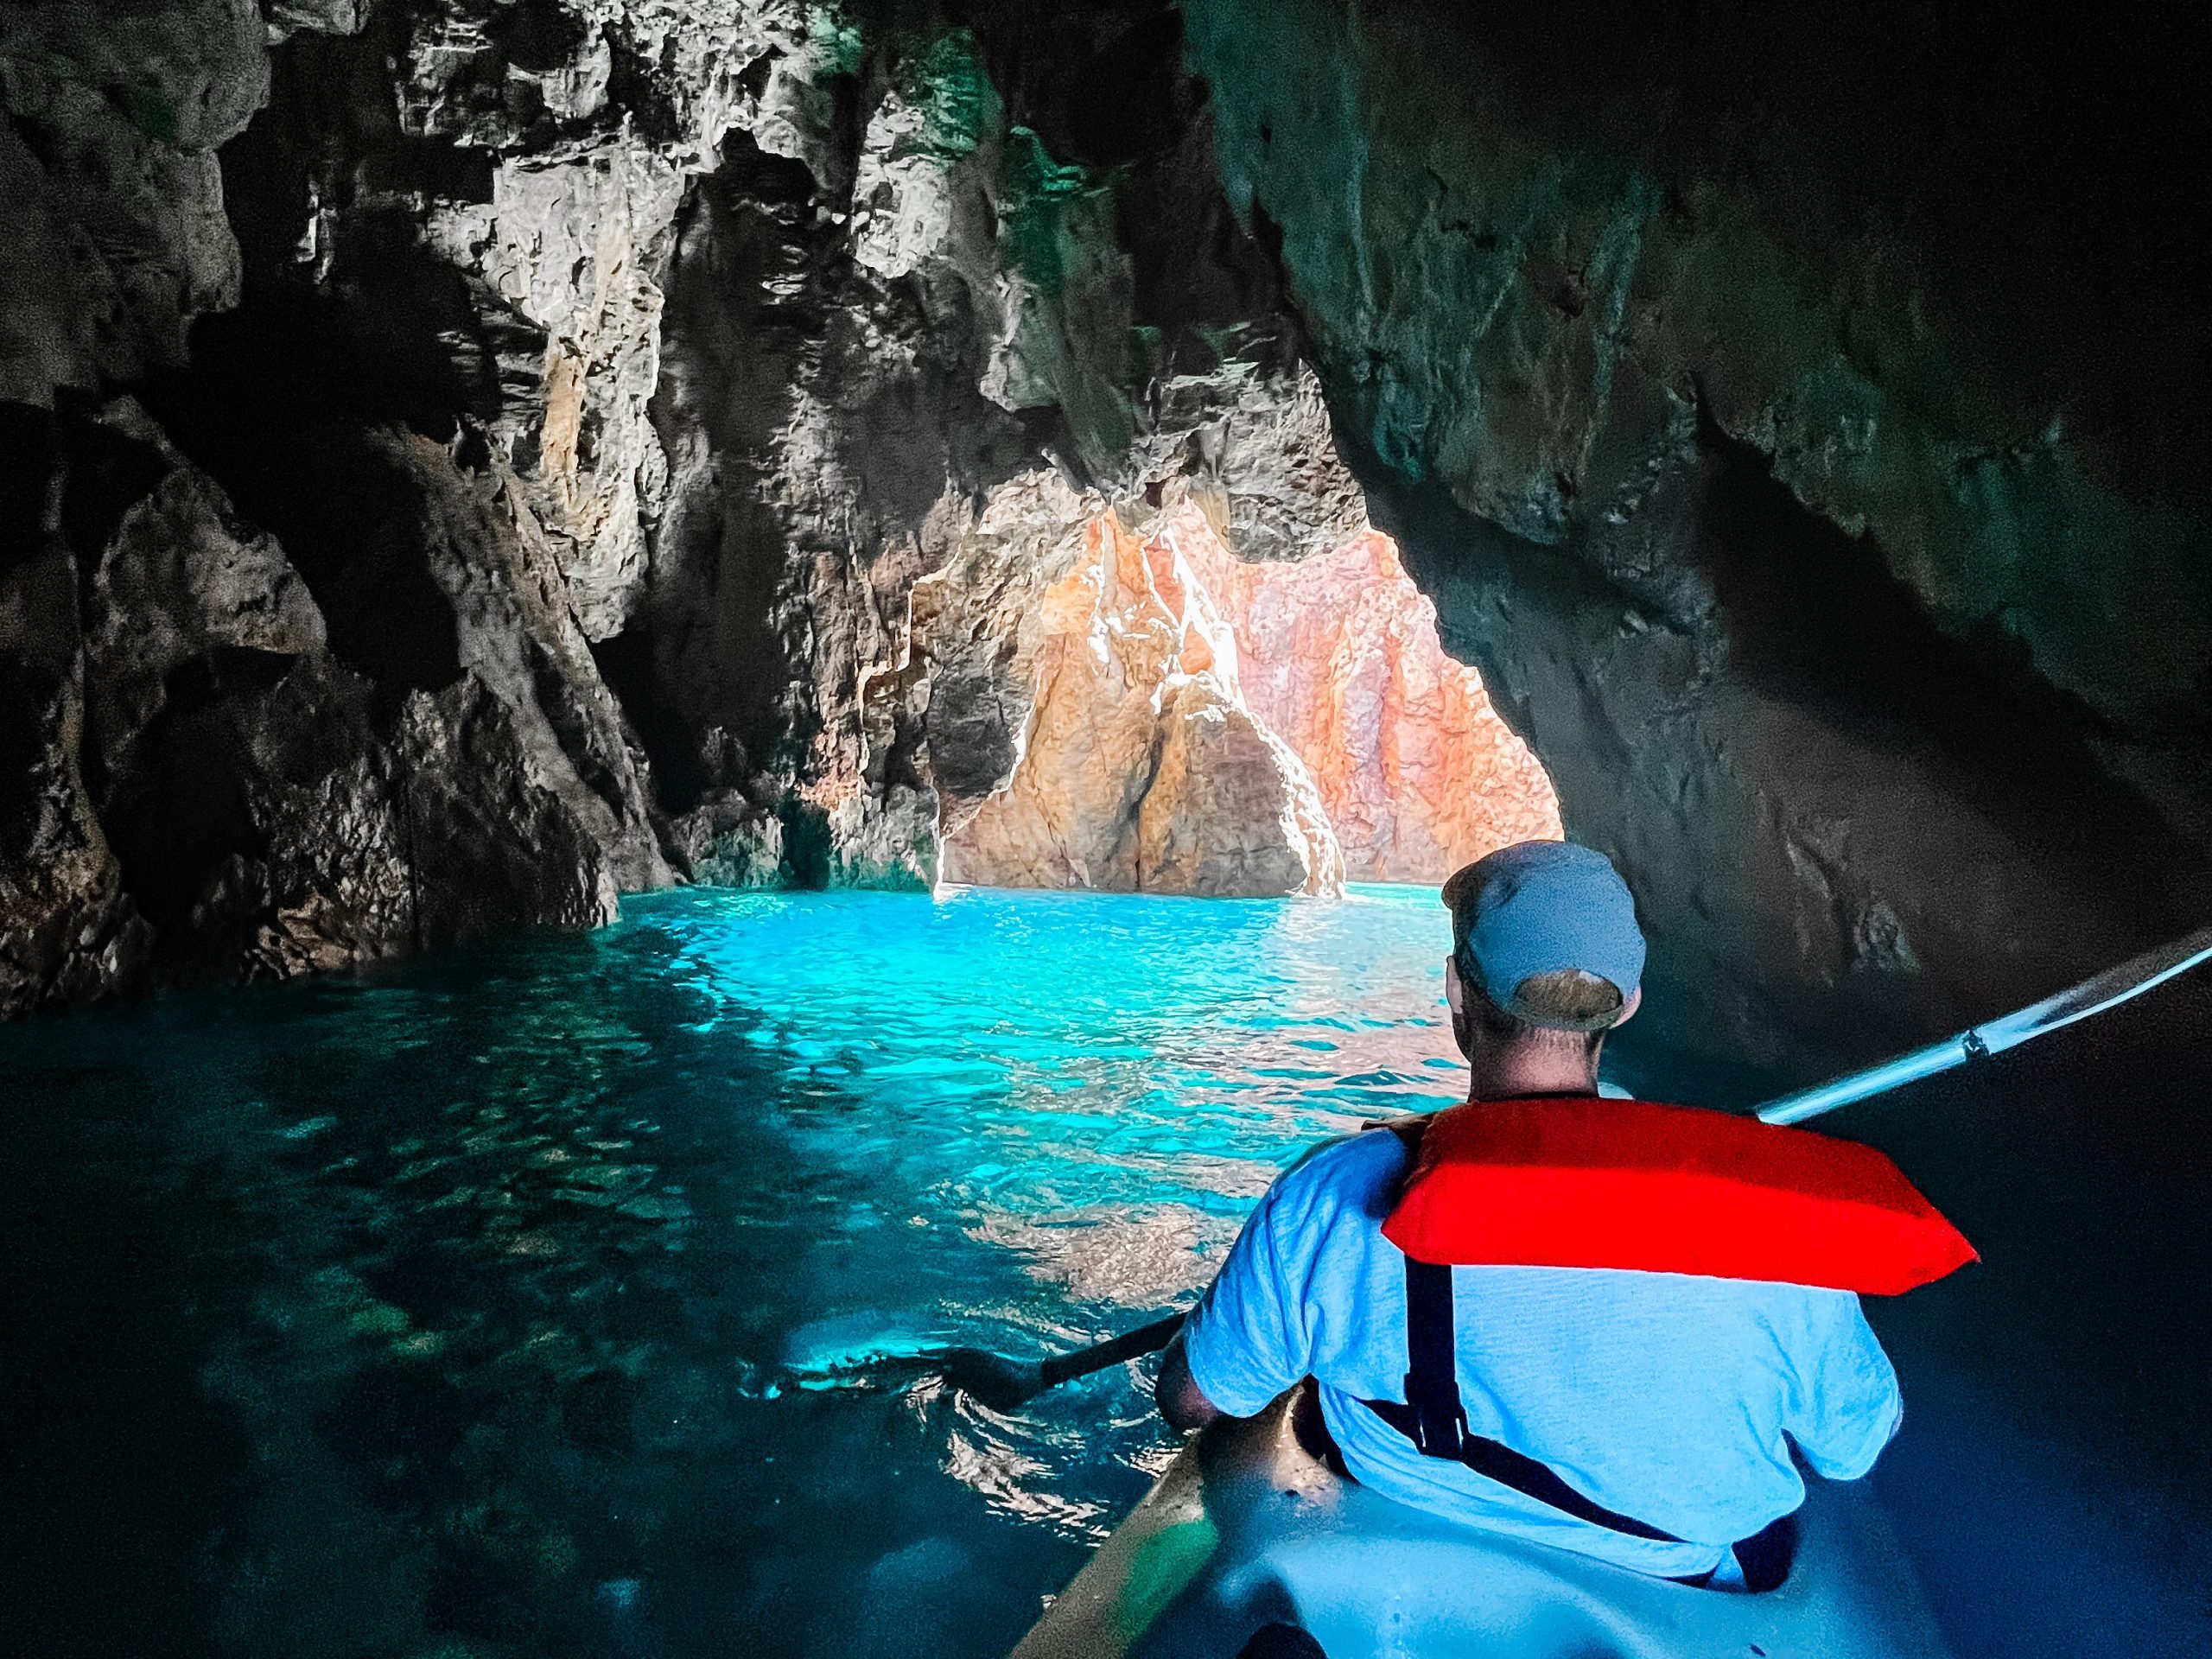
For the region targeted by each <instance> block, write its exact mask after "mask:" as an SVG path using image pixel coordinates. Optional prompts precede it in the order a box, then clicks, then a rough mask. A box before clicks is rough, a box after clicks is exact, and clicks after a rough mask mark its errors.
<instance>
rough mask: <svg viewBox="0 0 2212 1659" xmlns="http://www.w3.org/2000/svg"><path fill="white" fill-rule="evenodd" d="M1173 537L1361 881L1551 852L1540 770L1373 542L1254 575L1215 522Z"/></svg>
mask: <svg viewBox="0 0 2212 1659" xmlns="http://www.w3.org/2000/svg"><path fill="white" fill-rule="evenodd" d="M1157 533H1159V534H1161V535H1164V536H1166V537H1171V538H1172V539H1173V542H1174V543H1175V545H1176V547H1177V550H1178V551H1179V553H1180V555H1181V556H1182V557H1183V559H1184V560H1185V562H1186V563H1188V564H1189V566H1190V568H1191V569H1192V572H1193V573H1194V574H1195V575H1197V577H1198V580H1199V581H1200V582H1203V583H1204V584H1205V588H1206V590H1207V592H1208V593H1209V594H1211V595H1212V598H1213V601H1214V602H1215V604H1216V605H1217V606H1218V607H1220V610H1221V612H1222V614H1223V616H1224V620H1226V621H1227V623H1228V625H1229V627H1230V632H1231V634H1232V635H1233V636H1234V638H1235V639H1236V656H1237V665H1238V666H1237V674H1238V679H1239V682H1240V684H1241V686H1242V689H1243V698H1244V702H1245V703H1246V705H1247V706H1248V707H1249V708H1250V709H1251V710H1252V712H1253V713H1254V714H1255V715H1257V716H1258V717H1259V718H1260V719H1261V720H1262V721H1264V722H1265V723H1266V724H1267V726H1268V729H1269V730H1271V731H1273V732H1274V733H1275V734H1277V735H1278V736H1279V737H1281V739H1282V741H1284V742H1285V743H1287V745H1289V747H1290V748H1291V750H1292V751H1293V752H1294V753H1296V754H1297V755H1298V757H1299V758H1300V760H1302V761H1304V762H1305V765H1306V771H1307V772H1309V773H1310V774H1311V775H1312V776H1313V782H1314V786H1315V788H1316V789H1317V790H1318V791H1319V794H1320V799H1321V804H1322V807H1323V809H1324V810H1325V811H1326V812H1327V814H1328V817H1329V823H1330V824H1331V825H1332V827H1333V828H1334V829H1335V830H1336V835H1337V840H1338V843H1339V844H1340V845H1341V846H1342V848H1343V849H1344V874H1345V875H1346V877H1347V878H1348V879H1349V880H1354V881H1419V882H1440V881H1442V880H1444V879H1445V878H1446V876H1448V875H1450V874H1452V871H1454V870H1456V869H1458V868H1459V867H1460V866H1461V865H1462V864H1465V863H1467V862H1469V861H1471V860H1474V859H1478V858H1480V857H1482V856H1483V855H1484V854H1485V853H1489V852H1494V851H1495V850H1497V849H1498V848H1500V847H1507V846H1510V845H1512V844H1513V843H1514V842H1519V841H1531V840H1554V839H1557V838H1558V836H1559V835H1560V820H1559V801H1558V798H1557V797H1556V796H1555V795H1554V793H1553V791H1552V785H1551V780H1550V779H1548V777H1547V776H1545V773H1544V769H1543V766H1542V764H1541V762H1540V761H1538V760H1537V759H1536V757H1535V755H1534V754H1532V753H1530V752H1529V746H1528V745H1527V744H1525V743H1523V742H1522V741H1521V739H1520V738H1519V737H1517V736H1516V735H1515V734H1514V732H1513V730H1512V728H1510V727H1509V726H1507V725H1506V723H1505V722H1504V721H1503V719H1501V718H1500V717H1499V715H1498V714H1497V711H1496V710H1495V709H1492V708H1491V703H1490V697H1489V694H1488V693H1486V692H1485V691H1484V690H1483V683H1482V676H1481V675H1480V674H1478V673H1477V672H1476V671H1474V670H1473V669H1471V668H1470V667H1468V666H1467V665H1466V664H1464V663H1460V662H1457V661H1454V660H1453V659H1452V658H1450V657H1447V656H1446V655H1445V652H1444V647H1443V645H1442V644H1441V643H1440V641H1439V639H1438V638H1437V632H1436V607H1434V606H1433V605H1432V604H1431V603H1430V602H1429V601H1428V599H1427V596H1426V595H1425V594H1422V593H1421V590H1420V589H1419V588H1416V587H1415V586H1414V582H1413V580H1412V578H1411V577H1409V576H1408V575H1406V573H1405V570H1404V569H1403V568H1402V566H1401V565H1400V564H1399V563H1398V556H1397V550H1396V549H1395V547H1393V546H1392V545H1391V543H1390V539H1389V537H1387V536H1383V535H1382V534H1380V533H1379V532H1377V531H1365V530H1363V531H1360V532H1359V533H1358V534H1357V535H1355V536H1353V537H1351V539H1350V540H1348V541H1346V542H1345V543H1344V544H1343V545H1342V546H1341V547H1338V548H1337V549H1335V550H1332V551H1330V552H1327V553H1324V554H1319V555H1315V556H1310V557H1307V558H1305V559H1301V560H1300V561H1298V562H1297V563H1276V562H1269V563H1256V562H1247V561H1245V560H1243V559H1240V558H1238V557H1236V556H1235V555H1233V554H1232V553H1231V552H1230V549H1229V546H1228V544H1227V543H1224V541H1223V540H1222V539H1221V538H1220V537H1217V536H1216V535H1215V534H1213V533H1212V527H1211V524H1208V523H1206V522H1205V521H1203V520H1199V521H1198V522H1195V523H1194V522H1192V518H1191V517H1190V516H1189V515H1187V514H1186V515H1183V516H1180V517H1179V518H1170V520H1169V522H1168V523H1167V524H1165V525H1163V527H1162V529H1161V530H1160V531H1159V532H1157Z"/></svg>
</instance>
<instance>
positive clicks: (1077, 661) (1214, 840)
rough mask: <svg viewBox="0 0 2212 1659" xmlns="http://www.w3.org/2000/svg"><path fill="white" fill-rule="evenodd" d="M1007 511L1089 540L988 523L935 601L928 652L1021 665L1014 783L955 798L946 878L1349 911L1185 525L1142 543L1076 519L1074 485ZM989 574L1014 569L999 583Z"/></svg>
mask: <svg viewBox="0 0 2212 1659" xmlns="http://www.w3.org/2000/svg"><path fill="white" fill-rule="evenodd" d="M1009 494H1011V495H1012V496H1013V498H1014V499H1015V500H1017V501H1020V503H1021V504H1022V505H1025V506H1030V507H1034V506H1036V505H1044V506H1045V507H1046V512H1045V513H1044V515H1043V518H1044V521H1045V523H1046V524H1048V525H1051V524H1062V523H1068V522H1070V521H1072V523H1073V525H1074V528H1073V529H1072V530H1071V531H1067V532H1065V533H1064V534H1062V535H1061V536H1060V537H1059V538H1058V544H1057V545H1054V546H1052V547H1050V548H1044V547H1039V546H1038V545H1036V544H1035V543H1032V542H1029V541H1027V540H1026V539H1024V538H1021V537H1018V536H1016V537H1006V536H1005V535H1003V534H1002V533H1001V534H993V532H1003V531H1006V530H1007V529H1011V528H1014V524H1018V523H1019V519H1018V518H1015V516H1014V515H1013V514H1007V515H1003V516H1001V517H999V518H995V517H994V515H992V514H990V513H988V512H987V513H986V514H985V515H984V518H983V522H982V525H981V526H980V528H981V529H982V531H983V535H982V536H981V537H978V538H976V544H974V545H972V546H970V547H969V548H968V549H965V550H963V552H964V553H965V554H966V556H965V557H963V558H961V559H958V560H957V561H956V562H955V563H951V564H950V565H948V566H947V567H946V569H944V571H942V572H940V573H939V574H938V575H936V576H934V577H932V578H931V582H929V583H928V584H925V589H924V590H923V591H922V592H921V594H919V595H918V600H917V612H918V618H917V621H918V630H917V631H918V635H919V640H918V643H919V645H920V648H921V649H922V651H923V652H925V653H931V654H939V653H945V654H949V653H950V652H952V651H954V650H957V649H960V648H963V647H965V648H966V649H967V650H969V651H971V652H972V651H976V650H977V649H978V648H980V649H982V651H984V652H988V653H989V654H990V655H991V656H993V657H995V658H996V657H1001V656H1002V657H1003V658H1004V665H1003V669H1002V671H1000V672H999V673H997V674H996V675H995V678H996V679H997V680H998V681H999V683H1001V685H1002V686H1003V687H1004V688H1005V690H1004V693H1003V694H1002V698H1001V702H1000V704H999V705H998V709H997V710H996V711H995V712H997V713H998V715H999V721H1000V725H999V728H998V733H997V734H995V736H996V737H997V738H998V741H997V742H996V743H995V746H994V752H995V753H1000V754H1002V755H1005V756H1006V757H1007V760H1009V761H1010V769H1009V771H1008V772H1007V775H1006V776H1005V778H1004V779H1003V780H1001V779H995V778H994V779H989V780H988V791H989V792H988V793H987V794H984V795H982V798H980V799H976V798H975V793H974V791H975V790H976V785H977V783H978V782H982V780H981V779H976V778H975V777H974V776H973V774H972V773H970V774H969V775H968V776H967V777H966V778H965V779H963V781H964V783H965V785H966V791H967V792H966V794H965V795H964V796H963V793H962V792H959V791H958V789H957V787H948V788H946V789H945V790H944V800H945V809H946V810H945V824H944V832H945V833H944V868H943V874H944V879H945V880H948V881H956V882H976V883H979V884H982V885H988V886H997V887H1096V888H1103V889H1107V890H1110V891H1116V892H1147V893H1205V894H1214V895H1231V896H1248V897H1249V896H1257V895H1266V894H1276V893H1308V894H1324V895H1327V894H1336V893H1341V892H1342V891H1343V888H1344V861H1343V856H1342V855H1341V854H1340V853H1339V851H1338V846H1337V840H1336V836H1334V834H1333V833H1332V831H1331V829H1330V827H1329V821H1328V817H1327V815H1326V813H1325V810H1324V809H1323V806H1322V804H1321V800H1320V797H1319V794H1318V793H1317V792H1316V791H1315V790H1314V787H1313V779H1311V778H1310V777H1309V776H1308V775H1307V773H1306V768H1305V766H1303V765H1302V764H1301V763H1300V760H1299V759H1298V757H1297V756H1296V755H1295V754H1294V753H1292V752H1291V750H1290V748H1289V747H1288V746H1287V745H1286V744H1285V743H1284V742H1283V741H1282V740H1281V738H1280V737H1278V736H1276V735H1275V734H1274V733H1273V732H1272V731H1270V730H1269V729H1268V727H1267V725H1266V724H1265V723H1264V722H1263V721H1261V720H1260V719H1258V718H1257V717H1256V716H1255V715H1254V714H1253V713H1252V711H1251V710H1250V709H1249V708H1248V707H1246V705H1245V702H1244V700H1243V692H1242V690H1241V688H1240V686H1239V683H1238V673H1237V661H1236V641H1235V639H1234V637H1233V636H1232V635H1231V634H1230V630H1229V627H1228V625H1227V623H1226V622H1225V620H1224V619H1223V617H1222V616H1221V614H1220V613H1219V612H1218V611H1217V609H1216V608H1215V607H1214V605H1213V602H1212V601H1211V599H1210V598H1209V597H1208V595H1207V594H1206V591H1205V587H1204V585H1203V584H1202V583H1200V582H1198V580H1197V578H1196V576H1195V575H1194V574H1193V573H1192V569H1191V568H1190V566H1189V564H1188V563H1186V562H1185V559H1184V557H1183V556H1182V554H1181V553H1180V551H1179V548H1178V543H1177V538H1176V537H1174V536H1173V534H1172V533H1170V521H1169V517H1168V516H1167V515H1162V516H1160V518H1159V519H1158V520H1156V528H1155V530H1154V533H1151V534H1148V535H1146V536H1143V537H1139V536H1137V535H1135V534H1133V533H1132V532H1131V531H1129V530H1128V529H1127V528H1125V527H1124V526H1123V524H1122V521H1121V518H1119V516H1118V515H1117V514H1116V512H1114V511H1113V510H1112V509H1111V508H1103V509H1102V505H1101V504H1099V503H1097V502H1096V501H1095V500H1094V501H1090V502H1084V503H1078V502H1076V501H1074V500H1072V499H1069V496H1068V492H1067V491H1066V490H1065V487H1064V486H1063V487H1061V488H1059V489H1058V490H1054V489H1053V488H1052V486H1051V484H1050V483H1049V482H1040V484H1039V486H1035V487H1033V488H1030V489H1027V490H1017V491H1014V492H1009ZM1040 497H1041V498H1042V499H1041V501H1040V500H1039V498H1040ZM1053 509H1057V511H1054V510H1053ZM1086 510H1087V511H1086ZM1186 511H1187V510H1186ZM1190 516H1191V517H1192V518H1193V519H1196V520H1197V522H1198V524H1201V525H1203V524H1204V520H1203V519H1198V518H1197V515H1196V513H1195V512H1191V514H1190ZM1008 519H1013V521H1014V522H1013V523H1012V524H1009V523H1008V522H1007V520H1008ZM985 563H992V564H995V566H996V567H997V569H996V571H995V573H994V574H993V575H985V573H984V570H983V569H982V566H983V565H984V564H985ZM932 589H936V590H950V591H949V592H945V591H931V590H932ZM977 593H988V594H989V595H990V603H989V604H988V607H976V605H974V604H973V603H972V601H968V596H969V595H970V594H977ZM956 619H957V620H956ZM964 706H966V707H969V708H972V706H973V704H972V702H971V703H969V704H967V705H964ZM1008 709H1012V710H1014V711H1015V712H1014V717H1013V718H1011V719H1009V718H1008V717H1007V712H1006V711H1007V710H1008ZM946 712H947V713H948V714H950V713H951V712H952V710H951V709H948V710H947V711H946ZM935 713H936V711H935V709H934V708H933V709H932V715H935ZM929 729H930V733H931V748H932V751H933V752H934V751H935V750H936V749H937V748H938V747H944V748H946V749H948V750H950V751H953V752H955V753H958V754H960V755H961V756H962V757H963V758H964V757H965V756H966V755H967V754H968V753H970V752H972V749H973V747H975V746H973V745H972V744H967V743H963V742H962V741H961V737H962V733H961V730H960V728H958V727H957V725H955V724H954V723H953V721H950V720H949V719H944V718H932V719H931V721H930V723H929ZM1008 740H1011V741H1008Z"/></svg>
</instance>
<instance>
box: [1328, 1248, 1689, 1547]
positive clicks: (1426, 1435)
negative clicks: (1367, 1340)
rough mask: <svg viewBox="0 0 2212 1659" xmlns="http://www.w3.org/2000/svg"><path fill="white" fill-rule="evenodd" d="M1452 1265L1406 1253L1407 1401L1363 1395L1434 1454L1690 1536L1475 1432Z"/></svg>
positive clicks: (1614, 1524) (1576, 1510) (1656, 1534)
mask: <svg viewBox="0 0 2212 1659" xmlns="http://www.w3.org/2000/svg"><path fill="white" fill-rule="evenodd" d="M1363 1403H1364V1404H1365V1405H1366V1406H1367V1408H1368V1409H1369V1410H1370V1411H1372V1412H1373V1413H1374V1414H1376V1416H1378V1417H1380V1418H1381V1419H1382V1420H1383V1421H1384V1422H1386V1423H1388V1424H1389V1425H1390V1427H1392V1428H1395V1429H1396V1430H1397V1431H1398V1433H1401V1434H1402V1435H1404V1436H1405V1437H1406V1438H1407V1439H1408V1440H1411V1441H1412V1442H1413V1443H1414V1446H1417V1447H1418V1448H1420V1451H1421V1455H1422V1456H1423V1457H1427V1458H1443V1459H1446V1460H1447V1461H1450V1462H1452V1463H1459V1464H1464V1465H1465V1466H1466V1467H1468V1468H1469V1469H1471V1470H1473V1471H1475V1473H1477V1474H1478V1475H1481V1476H1483V1477H1484V1478H1486V1479H1490V1480H1494V1481H1496V1482H1497V1484H1499V1485H1501V1486H1510V1487H1511V1488H1512V1489H1513V1490H1514V1491H1516V1492H1519V1493H1520V1494H1521V1495H1522V1497H1533V1498H1535V1500H1536V1502H1537V1503H1543V1504H1547V1505H1548V1506H1549V1507H1551V1508H1553V1509H1554V1510H1560V1511H1561V1512H1562V1513H1564V1514H1567V1515H1571V1516H1574V1517H1575V1519H1577V1520H1578V1521H1587V1522H1591V1523H1592V1525H1594V1526H1600V1527H1605V1528H1607V1529H1611V1531H1614V1532H1624V1533H1626V1534H1628V1535H1629V1536H1630V1537H1631V1538H1649V1539H1651V1540H1653V1541H1656V1542H1658V1543H1662V1544H1679V1543H1681V1542H1682V1540H1681V1539H1680V1538H1677V1537H1676V1536H1675V1535H1674V1534H1673V1533H1671V1532H1662V1531H1661V1530H1660V1529H1658V1528H1656V1527H1653V1526H1646V1525H1645V1524H1644V1523H1643V1522H1641V1521H1638V1520H1637V1519H1636V1518H1635V1517H1634V1516H1626V1515H1622V1514H1620V1513H1618V1511H1616V1510H1609V1509H1607V1508H1606V1507H1605V1505H1604V1504H1602V1503H1598V1502H1597V1501H1596V1500H1595V1499H1592V1498H1588V1497H1584V1496H1583V1495H1582V1494H1581V1493H1580V1492H1578V1491H1575V1490H1574V1488H1573V1487H1572V1486H1570V1485H1568V1484H1567V1483H1566V1482H1565V1481H1564V1480H1561V1479H1560V1477H1559V1475H1558V1474H1557V1472H1556V1471H1554V1470H1553V1469H1552V1468H1551V1466H1550V1465H1548V1464H1544V1463H1540V1462H1538V1461H1537V1460H1536V1459H1534V1458H1531V1457H1527V1456H1524V1455H1523V1454H1522V1453H1521V1452H1516V1451H1515V1450H1514V1449H1513V1448H1512V1447H1511V1446H1507V1445H1505V1444H1504V1443H1503V1441H1499V1440H1485V1439H1484V1437H1483V1436H1481V1435H1479V1434H1471V1433H1468V1432H1467V1412H1466V1407H1465V1404H1464V1402H1462V1401H1461V1400H1460V1398H1459V1358H1458V1352H1457V1350H1456V1349H1455V1347H1454V1345H1453V1341H1452V1269H1451V1268H1448V1267H1443V1266H1440V1265H1438V1264H1437V1263H1435V1262H1416V1261H1414V1259H1413V1257H1411V1256H1408V1257H1407V1258H1406V1401H1405V1403H1404V1404H1403V1405H1401V1404H1399V1403H1398V1402H1396V1401H1395V1400H1369V1401H1366V1402H1363Z"/></svg>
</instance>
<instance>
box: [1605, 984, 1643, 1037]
mask: <svg viewBox="0 0 2212 1659" xmlns="http://www.w3.org/2000/svg"><path fill="white" fill-rule="evenodd" d="M1640 1007H1643V986H1641V985H1639V986H1637V988H1635V989H1634V990H1632V991H1630V993H1629V994H1628V1006H1627V1007H1624V1008H1623V1009H1622V1010H1621V1017H1620V1018H1619V1019H1618V1020H1614V1021H1613V1023H1612V1024H1611V1026H1609V1027H1606V1029H1607V1030H1609V1031H1618V1030H1619V1029H1620V1028H1621V1027H1623V1026H1624V1025H1626V1024H1628V1022H1629V1020H1630V1017H1631V1016H1632V1015H1633V1014H1635V1013H1636V1011H1637V1009H1638V1008H1640Z"/></svg>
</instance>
